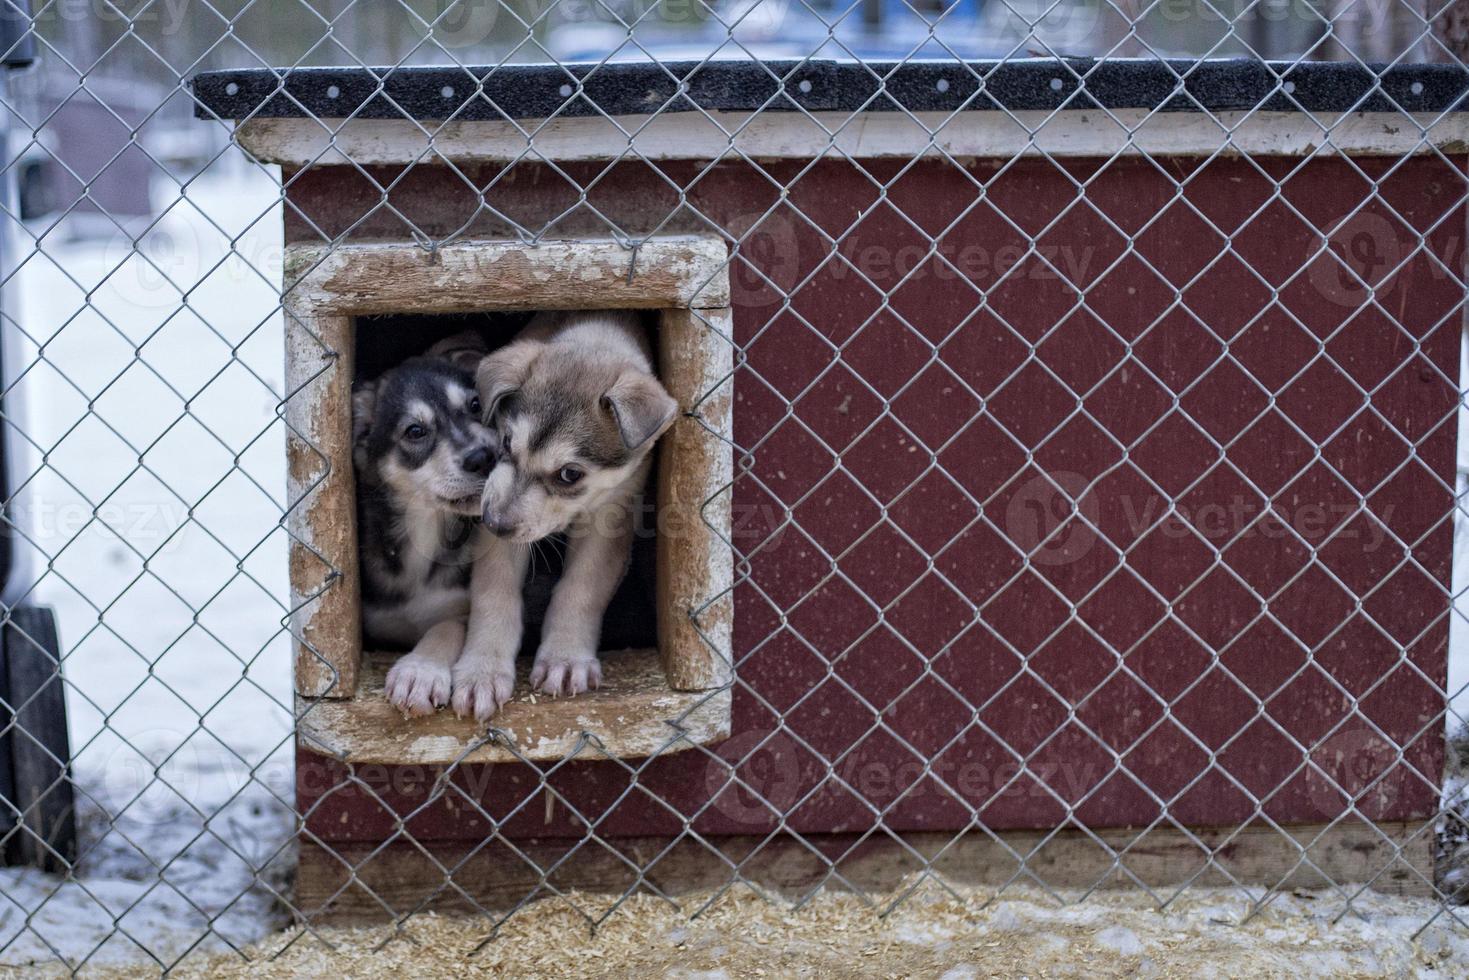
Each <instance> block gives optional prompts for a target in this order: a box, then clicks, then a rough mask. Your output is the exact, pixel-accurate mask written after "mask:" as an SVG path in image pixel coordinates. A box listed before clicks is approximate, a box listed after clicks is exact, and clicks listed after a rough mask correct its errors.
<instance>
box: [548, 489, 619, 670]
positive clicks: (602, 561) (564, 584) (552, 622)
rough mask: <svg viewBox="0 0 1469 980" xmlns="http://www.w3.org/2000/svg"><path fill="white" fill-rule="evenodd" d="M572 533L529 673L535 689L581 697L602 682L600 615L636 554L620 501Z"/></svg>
mask: <svg viewBox="0 0 1469 980" xmlns="http://www.w3.org/2000/svg"><path fill="white" fill-rule="evenodd" d="M573 532H574V533H573V534H572V535H571V537H570V538H569V540H568V541H567V545H566V565H565V568H564V569H563V570H562V572H561V581H559V582H557V583H556V588H555V590H554V591H553V592H552V593H551V606H550V608H549V609H547V610H546V625H545V628H544V630H543V631H542V635H541V645H540V648H539V649H538V650H536V662H535V666H534V667H532V668H531V672H530V682H531V685H532V686H534V687H537V688H539V689H540V690H542V691H544V692H546V693H547V694H580V693H581V692H582V691H585V690H587V689H588V688H591V687H597V686H599V685H600V684H601V683H602V665H601V663H599V662H598V660H597V641H598V640H599V639H600V638H601V634H602V615H603V614H604V613H605V612H606V611H607V603H609V602H611V601H612V594H613V593H614V592H616V591H617V584H618V583H619V582H620V581H622V575H623V573H624V572H625V571H627V563H628V559H629V558H630V557H631V555H632V536H633V529H632V520H631V517H630V515H629V514H628V512H627V508H626V507H625V506H623V505H622V504H621V503H617V504H611V505H608V506H607V507H604V508H602V509H601V510H599V511H597V512H595V513H593V514H590V515H588V516H587V518H586V520H585V521H584V523H583V524H582V525H581V526H579V527H576V528H574V529H573Z"/></svg>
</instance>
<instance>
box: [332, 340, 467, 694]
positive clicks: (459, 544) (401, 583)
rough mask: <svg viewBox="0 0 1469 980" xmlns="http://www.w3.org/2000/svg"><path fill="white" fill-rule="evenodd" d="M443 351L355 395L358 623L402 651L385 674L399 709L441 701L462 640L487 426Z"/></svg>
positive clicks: (456, 363)
mask: <svg viewBox="0 0 1469 980" xmlns="http://www.w3.org/2000/svg"><path fill="white" fill-rule="evenodd" d="M479 353H481V352H470V353H469V354H467V355H461V356H458V357H454V356H449V354H448V353H446V352H444V350H443V348H437V349H434V350H431V351H430V355H429V356H424V357H415V358H411V359H409V360H407V361H405V362H404V363H403V364H401V365H399V366H398V367H396V368H393V369H392V370H390V371H388V372H386V373H385V374H383V375H382V377H380V378H378V379H377V380H375V381H371V382H368V383H366V384H363V385H360V386H359V387H358V388H357V389H356V391H354V393H353V437H354V438H353V462H354V463H355V465H356V470H357V521H358V538H359V552H360V556H361V560H360V565H361V569H362V618H363V624H362V625H363V632H364V633H365V638H366V641H367V642H368V643H369V644H370V645H373V646H384V645H386V646H394V647H400V648H401V647H411V648H412V649H411V650H410V652H409V653H407V654H405V655H404V656H403V657H401V658H400V659H399V660H398V662H397V663H396V664H394V665H393V668H392V670H391V671H389V673H388V678H387V690H386V694H387V698H388V700H389V701H390V702H392V703H393V704H394V705H395V706H397V707H398V708H400V709H401V710H403V711H404V712H406V713H408V714H413V715H421V714H428V713H430V712H432V711H433V710H434V709H435V708H437V707H439V706H441V705H444V704H447V703H448V700H449V694H450V668H451V666H452V665H453V663H454V660H455V659H456V658H457V657H458V656H459V653H460V651H461V650H462V649H463V646H464V629H465V619H466V617H467V615H468V613H469V579H470V567H471V564H472V557H473V555H472V550H471V549H472V545H473V530H474V525H475V523H476V520H477V518H478V516H479V512H480V499H481V496H482V493H483V489H484V481H485V476H486V474H488V473H489V471H490V469H491V467H492V466H493V464H494V461H495V442H496V437H495V434H494V432H493V431H492V430H491V429H490V428H489V427H488V426H486V425H485V424H484V422H483V420H482V415H483V412H482V409H481V405H480V399H479V395H478V393H477V392H476V390H475V387H474V379H473V376H472V375H471V373H470V371H469V370H468V368H467V367H465V366H463V365H464V362H465V361H466V360H469V361H477V360H478V354H479Z"/></svg>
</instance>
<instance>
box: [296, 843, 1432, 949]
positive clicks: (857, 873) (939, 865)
mask: <svg viewBox="0 0 1469 980" xmlns="http://www.w3.org/2000/svg"><path fill="white" fill-rule="evenodd" d="M1093 834H1094V835H1095V838H1097V839H1100V840H1101V841H1103V842H1105V845H1106V846H1103V844H1099V843H1098V840H1097V839H1094V838H1093V836H1090V835H1087V834H1085V833H1082V832H1081V831H1077V830H1067V831H1062V832H1060V833H1054V834H1052V833H1049V832H1045V831H1005V832H1001V833H997V834H995V835H994V836H993V837H992V836H990V835H989V834H986V833H982V832H978V831H971V832H969V833H967V834H964V835H963V836H961V837H959V838H958V839H957V840H956V839H955V837H954V835H952V834H943V833H915V834H906V835H903V837H902V843H899V842H898V840H896V839H895V838H893V837H889V836H886V835H874V836H872V837H869V838H868V839H866V840H861V839H860V838H859V837H857V836H856V835H849V834H824V835H808V836H806V837H799V838H798V837H795V836H789V835H786V836H781V837H776V838H773V839H766V838H763V837H725V838H714V839H710V840H708V841H705V842H701V841H698V840H694V839H692V838H684V839H682V840H680V841H678V842H677V843H672V842H670V841H669V840H667V839H663V838H624V839H612V840H598V841H585V842H583V841H575V840H525V841H516V842H514V847H513V848H512V847H511V846H510V845H509V844H507V843H505V842H503V841H491V842H488V843H486V844H485V845H484V846H482V847H480V848H478V849H476V848H475V846H474V845H471V844H466V843H462V842H460V843H453V844H450V843H437V842H419V843H417V844H414V843H408V842H395V843H393V844H390V845H387V846H383V845H380V844H370V843H358V844H342V845H335V846H333V847H330V848H328V847H325V846H323V845H320V844H314V843H309V842H306V841H303V842H302V843H301V853H300V870H299V872H298V874H297V879H296V908H297V910H298V911H299V913H300V915H301V916H302V918H303V919H305V920H306V921H308V922H310V923H312V924H326V923H329V924H359V923H367V922H376V921H384V920H388V919H392V918H394V917H398V916H402V915H406V914H408V913H410V912H413V911H417V910H429V909H432V910H434V911H438V912H460V913H465V912H473V911H475V910H476V909H477V908H478V909H485V910H488V911H492V912H494V911H504V910H507V909H509V908H513V907H514V906H515V905H517V904H519V903H520V902H522V901H524V900H525V899H527V898H529V897H544V896H548V895H551V894H553V893H552V892H551V891H550V890H549V888H547V887H544V886H543V885H549V886H551V887H554V888H555V889H556V890H558V891H566V890H571V889H576V890H580V891H588V892H594V893H601V894H614V895H616V894H621V893H624V892H626V891H628V890H629V889H635V888H637V887H639V869H641V872H642V878H643V881H645V882H646V883H647V884H649V885H652V886H654V887H656V888H658V889H659V890H660V891H661V892H663V893H664V894H666V895H670V896H676V895H680V894H687V893H691V892H699V891H706V890H709V889H713V888H717V887H719V886H721V885H724V884H726V883H728V882H729V881H730V880H731V879H732V878H733V877H734V875H735V871H734V869H735V867H736V866H738V867H739V876H740V877H741V878H743V879H745V880H748V881H750V882H753V883H756V884H758V885H759V886H761V887H763V888H766V889H769V890H771V891H773V892H776V893H779V894H781V895H785V896H788V897H796V896H799V895H803V894H805V893H806V892H808V891H810V890H811V889H812V888H815V887H818V886H823V885H824V886H826V887H835V888H859V889H862V890H867V891H878V892H885V891H889V890H891V889H893V888H895V887H897V886H898V885H899V884H900V883H901V882H902V881H903V879H904V878H905V877H907V876H909V875H911V874H913V873H915V872H918V871H921V870H923V867H924V862H925V860H928V861H931V862H932V867H933V869H934V870H935V871H937V872H938V873H940V874H942V875H943V876H944V877H945V878H947V879H948V880H951V881H954V882H957V883H961V884H966V885H972V886H989V887H996V886H1000V885H1004V884H1006V883H1009V882H1012V881H1013V882H1016V883H1022V884H1023V883H1029V884H1037V883H1041V884H1045V885H1047V886H1049V887H1051V888H1058V889H1059V888H1092V887H1096V886H1101V887H1136V885H1137V882H1139V881H1141V882H1142V883H1144V884H1146V885H1149V886H1156V887H1176V886H1180V885H1184V884H1194V885H1228V884H1232V883H1235V882H1238V883H1241V884H1246V885H1263V886H1267V887H1272V888H1288V889H1293V888H1306V889H1319V888H1329V887H1331V886H1332V884H1333V883H1335V884H1362V883H1368V882H1370V883H1371V885H1372V887H1373V888H1374V889H1375V890H1377V891H1381V892H1386V893H1389V894H1404V895H1424V894H1430V893H1431V892H1432V886H1431V882H1432V881H1433V865H1432V860H1431V843H1432V839H1433V834H1432V830H1431V828H1430V827H1428V826H1427V825H1425V824H1421V823H1411V824H1408V823H1392V824H1375V825H1374V824H1367V823H1362V822H1350V823H1349V822H1346V821H1343V822H1341V823H1338V824H1336V825H1333V826H1325V825H1311V826H1298V827H1290V828H1286V830H1285V831H1284V832H1282V831H1281V830H1277V829H1275V828H1273V827H1269V826H1250V827H1246V828H1244V829H1242V830H1241V829H1238V828H1230V829H1200V830H1191V831H1189V833H1188V834H1185V833H1184V832H1183V831H1180V830H1178V829H1176V828H1173V827H1167V828H1155V829H1153V830H1151V831H1148V832H1146V833H1145V834H1144V833H1143V832H1141V831H1138V830H1128V829H1117V830H1098V831H1094V832H1093ZM1109 848H1110V850H1109ZM1114 852H1116V853H1120V854H1121V857H1120V859H1119V860H1118V861H1117V865H1116V866H1114ZM1211 855H1212V856H1213V859H1214V862H1213V864H1212V865H1211V864H1210V862H1209V858H1210V856H1211ZM1021 858H1024V865H1023V870H1022V863H1021ZM833 864H835V866H836V869H837V872H838V874H833V872H832V867H833ZM547 870H549V874H547V873H546V872H547ZM838 875H839V876H838ZM451 878H452V884H450V880H451Z"/></svg>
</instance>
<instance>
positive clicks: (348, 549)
mask: <svg viewBox="0 0 1469 980" xmlns="http://www.w3.org/2000/svg"><path fill="white" fill-rule="evenodd" d="M728 265H729V256H728V251H727V248H726V246H725V243H724V241H723V239H721V238H719V237H718V236H714V235H687V234H680V235H668V236H659V237H655V238H651V239H649V240H647V241H646V242H644V243H642V244H641V245H640V246H639V247H638V248H637V249H636V250H633V249H630V248H628V247H626V246H624V245H623V244H621V243H619V242H616V241H613V240H611V239H576V240H570V241H548V242H543V243H540V244H537V245H526V244H523V243H521V242H517V241H501V240H495V241H465V242H456V243H453V244H451V245H446V246H443V247H442V248H439V249H437V250H435V251H433V252H429V251H428V250H426V249H424V248H422V247H420V246H418V245H416V244H413V243H371V244H350V245H335V246H329V245H290V246H287V248H286V250H285V256H284V263H283V267H284V275H285V282H284V289H283V295H282V302H283V307H284V311H285V319H286V331H285V333H286V355H285V356H286V378H287V391H288V392H291V393H292V394H291V397H289V398H288V399H287V401H286V405H285V417H286V420H287V422H288V426H289V429H288V435H287V464H288V465H287V471H288V477H287V479H288V490H289V492H290V497H289V499H290V500H291V501H293V506H292V507H291V509H290V512H289V516H288V527H289V528H290V530H291V533H292V534H293V536H294V540H293V545H292V548H291V554H290V562H289V578H290V588H291V596H292V600H293V601H292V610H293V612H292V616H291V630H292V634H293V636H294V638H295V640H296V657H295V689H296V692H297V694H298V695H300V696H303V697H308V698H338V699H346V698H349V697H351V696H352V695H354V693H355V692H356V691H357V689H358V686H359V676H358V673H359V666H360V662H361V651H362V633H361V629H362V627H361V623H362V616H361V596H360V582H359V580H358V576H357V521H356V502H355V492H356V490H355V480H354V477H353V472H352V447H351V431H352V429H351V381H352V355H353V349H354V344H355V337H354V332H353V320H352V318H353V317H354V316H357V315H362V314H370V313H392V312H415V313H463V312H476V311H483V310H496V309H584V308H588V304H587V298H588V296H589V295H595V296H596V300H597V302H596V305H597V306H598V307H600V308H606V309H616V308H648V309H668V308H673V309H683V310H688V309H689V308H694V309H699V310H700V311H701V313H702V315H704V316H705V317H706V318H708V317H715V318H719V317H721V316H724V317H727V314H728V304H729V297H730V293H729V272H728ZM703 311H707V312H703ZM675 322H678V321H677V319H676V318H675ZM722 322H723V321H722ZM700 350H701V351H702V352H706V353H709V354H711V355H717V353H718V352H719V351H720V348H719V347H717V346H715V345H712V344H706V345H704V346H703V347H701V348H700ZM725 354H726V356H728V352H727V351H725ZM700 380H702V376H699V377H694V376H692V373H690V377H688V378H687V379H686V381H687V385H686V386H692V385H694V384H696V383H697V382H698V381H700ZM691 390H692V389H691ZM700 393H702V391H701V392H700ZM716 421H718V419H717V418H716ZM726 428H727V426H726ZM664 455H665V457H668V456H670V455H674V454H664ZM690 469H694V470H698V467H691V468H690ZM699 472H701V473H703V478H704V479H705V480H706V481H710V480H714V479H718V478H719V477H720V475H721V471H720V470H719V468H718V466H717V465H715V464H710V463H707V461H706V463H705V464H704V467H703V469H702V470H699ZM726 482H727V481H726ZM731 574H732V572H731ZM712 584H713V585H718V584H719V583H718V581H717V580H716V581H714V582H713V583H712ZM710 594H712V593H710ZM664 618H667V617H664ZM715 634H716V635H718V630H717V627H716V628H715ZM680 649H682V650H684V651H686V652H687V653H688V654H689V655H695V656H701V657H704V656H705V655H706V654H707V652H708V650H707V646H705V645H703V644H701V645H700V646H699V647H695V646H693V645H692V644H690V643H682V645H681V647H680ZM725 649H726V650H727V649H728V644H727V643H726V644H725ZM673 659H674V660H675V661H677V659H678V655H675V656H674V658H673ZM670 678H671V682H672V683H676V684H677V685H679V686H680V687H681V688H684V689H695V688H700V687H702V688H708V687H715V686H718V683H717V681H718V680H719V678H717V677H713V675H711V673H710V671H709V670H708V669H704V670H702V671H701V670H700V669H698V668H691V669H690V670H688V671H683V672H678V671H675V672H672V673H670Z"/></svg>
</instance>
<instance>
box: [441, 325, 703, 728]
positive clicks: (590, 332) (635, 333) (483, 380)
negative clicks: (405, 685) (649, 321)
mask: <svg viewBox="0 0 1469 980" xmlns="http://www.w3.org/2000/svg"><path fill="white" fill-rule="evenodd" d="M476 382H477V385H478V388H479V393H480V399H481V401H482V403H483V406H484V409H485V413H486V419H487V420H488V422H489V424H490V425H491V426H493V427H494V428H495V429H496V430H497V431H498V432H499V434H500V446H499V449H500V454H499V461H498V462H497V463H496V465H495V468H494V469H493V470H492V471H491V472H490V475H489V477H488V479H487V480H486V481H485V489H484V498H483V517H484V525H483V527H482V528H481V529H479V530H478V531H477V535H478V536H479V538H480V543H479V544H477V545H476V547H475V551H476V554H475V561H474V572H473V577H472V581H471V585H470V602H471V612H470V618H469V629H468V635H467V637H466V639H465V644H464V654H463V656H461V657H460V658H459V660H458V662H457V663H455V664H454V676H453V687H454V693H453V705H454V710H455V712H457V713H458V714H460V715H473V716H474V717H475V718H477V719H480V720H483V719H486V718H489V717H490V716H491V715H493V714H494V713H495V712H496V711H497V710H498V709H499V707H500V705H502V704H504V703H505V701H506V700H508V699H509V697H510V695H511V692H512V690H513V689H514V685H515V655H516V653H517V652H518V650H519V648H520V641H521V635H522V632H523V628H524V618H523V609H522V606H523V600H522V587H523V585H524V582H525V573H526V565H527V562H528V560H529V555H530V549H531V545H532V544H533V543H534V542H536V541H539V540H541V539H542V538H545V537H547V536H549V535H552V534H558V533H562V532H564V533H565V534H566V538H567V550H566V560H565V566H564V570H563V571H562V575H561V579H560V581H559V582H557V583H556V587H555V589H554V591H553V592H552V594H551V604H550V607H549V608H548V609H547V610H546V619H545V623H544V626H543V628H542V631H541V643H540V647H539V649H538V650H537V651H536V659H535V664H534V665H533V667H532V668H531V683H532V684H533V685H534V686H536V687H537V688H538V689H540V690H541V691H544V692H546V693H549V694H578V693H580V692H582V691H585V690H587V689H588V688H590V687H595V686H597V684H598V683H600V681H601V676H602V670H601V664H600V663H599V662H598V660H597V640H598V637H599V635H600V632H601V625H602V617H603V614H604V613H605V612H606V610H607V603H608V602H609V601H610V600H611V598H612V595H613V593H614V592H615V591H616V589H617V585H618V582H619V581H620V580H621V579H622V576H623V573H624V572H625V571H626V569H627V565H628V558H629V556H630V554H631V549H632V541H633V532H634V513H633V508H634V505H635V504H636V499H637V495H638V494H639V493H641V491H642V490H643V487H644V484H645V483H646V482H647V477H648V469H649V458H648V453H649V451H650V450H651V449H652V448H653V444H654V443H655V441H656V440H657V438H658V436H659V435H661V434H662V433H663V431H664V430H665V429H667V428H668V426H669V424H670V423H672V422H673V418H674V415H675V413H676V411H677V405H676V403H675V402H674V400H673V399H672V398H671V397H670V396H669V394H668V392H667V391H665V390H664V388H663V386H662V385H661V384H660V383H659V382H658V379H657V378H656V377H655V376H654V375H653V368H652V359H651V351H650V348H649V344H648V338H647V335H646V333H645V332H644V330H643V328H642V325H641V324H640V323H639V321H638V318H637V316H636V315H635V314H630V313H619V312H594V313H571V314H556V315H546V316H540V317H537V318H536V319H535V320H533V321H532V322H531V324H530V325H529V326H527V327H526V328H525V329H524V330H523V331H521V333H520V335H519V336H518V337H517V338H516V339H515V341H514V342H513V343H510V344H508V345H506V346H505V347H503V348H501V349H500V350H497V351H495V352H494V353H493V354H491V355H490V356H489V357H487V358H485V359H484V360H483V361H481V362H480V364H479V369H478V371H477V372H476Z"/></svg>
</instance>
